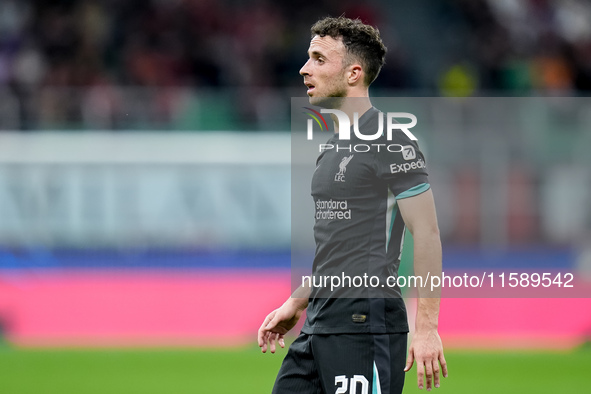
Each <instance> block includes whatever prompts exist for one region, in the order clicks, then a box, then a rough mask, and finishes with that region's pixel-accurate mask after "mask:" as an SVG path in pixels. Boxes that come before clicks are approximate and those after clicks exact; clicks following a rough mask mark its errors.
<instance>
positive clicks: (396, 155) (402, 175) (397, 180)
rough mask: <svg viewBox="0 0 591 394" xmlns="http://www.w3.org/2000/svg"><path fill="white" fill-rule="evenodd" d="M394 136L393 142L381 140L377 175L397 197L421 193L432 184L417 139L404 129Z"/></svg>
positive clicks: (377, 160)
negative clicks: (407, 134) (408, 135)
mask: <svg viewBox="0 0 591 394" xmlns="http://www.w3.org/2000/svg"><path fill="white" fill-rule="evenodd" d="M395 134H397V135H395V136H394V135H393V136H392V140H391V141H380V142H381V144H383V145H384V146H380V149H379V151H378V152H377V153H376V160H375V165H376V175H377V176H378V178H380V179H382V180H383V181H385V182H386V183H387V184H388V186H389V188H390V190H391V191H392V193H393V194H394V196H396V199H402V198H408V197H412V196H416V195H418V194H421V193H423V192H425V191H427V190H429V188H430V187H431V186H430V185H429V179H428V174H427V164H426V162H425V156H424V155H423V152H421V150H420V149H419V146H418V144H417V143H416V141H413V140H411V139H410V138H408V137H407V136H406V134H404V133H403V132H398V133H396V132H395Z"/></svg>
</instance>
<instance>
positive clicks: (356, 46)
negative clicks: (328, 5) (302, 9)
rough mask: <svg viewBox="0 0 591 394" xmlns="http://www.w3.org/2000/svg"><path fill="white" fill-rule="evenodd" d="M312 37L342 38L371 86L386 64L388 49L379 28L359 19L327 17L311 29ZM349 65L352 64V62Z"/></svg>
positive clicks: (349, 53)
mask: <svg viewBox="0 0 591 394" xmlns="http://www.w3.org/2000/svg"><path fill="white" fill-rule="evenodd" d="M310 31H311V33H312V37H314V36H320V37H324V36H330V37H332V38H334V39H337V38H339V37H341V38H342V40H343V44H344V45H345V48H346V49H347V54H348V55H352V56H354V57H355V58H357V59H356V60H358V61H359V62H360V63H361V65H362V66H363V69H364V70H363V71H365V80H364V82H365V84H366V85H367V86H369V85H370V84H371V83H372V82H373V81H374V80H375V79H376V78H377V76H378V74H379V73H380V70H381V69H382V66H383V65H384V63H385V58H386V51H387V48H386V46H385V45H384V43H383V42H382V39H381V38H380V32H379V30H378V29H377V28H375V27H373V26H370V25H366V24H365V23H363V22H361V20H359V19H350V18H345V17H344V16H339V17H338V18H333V17H326V18H323V19H320V20H319V21H318V22H316V23H315V24H314V25H313V26H312V28H311V29H310ZM348 61H349V64H350V60H348Z"/></svg>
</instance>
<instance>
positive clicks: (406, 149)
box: [402, 145, 417, 160]
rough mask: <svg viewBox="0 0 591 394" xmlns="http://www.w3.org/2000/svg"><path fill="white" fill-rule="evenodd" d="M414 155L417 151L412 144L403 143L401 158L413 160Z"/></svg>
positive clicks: (415, 155)
mask: <svg viewBox="0 0 591 394" xmlns="http://www.w3.org/2000/svg"><path fill="white" fill-rule="evenodd" d="M416 157H417V153H416V152H415V148H414V147H413V146H412V145H405V146H403V147H402V158H403V159H404V160H414V159H416Z"/></svg>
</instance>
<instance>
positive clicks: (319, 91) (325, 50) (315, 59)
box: [300, 36, 348, 107]
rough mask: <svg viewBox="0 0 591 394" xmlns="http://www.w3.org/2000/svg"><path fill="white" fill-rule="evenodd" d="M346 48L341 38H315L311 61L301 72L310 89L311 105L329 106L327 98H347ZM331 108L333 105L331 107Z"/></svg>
mask: <svg viewBox="0 0 591 394" xmlns="http://www.w3.org/2000/svg"><path fill="white" fill-rule="evenodd" d="M346 52H347V50H346V48H345V45H344V44H343V41H342V40H341V38H338V39H334V38H332V37H330V36H324V37H320V36H314V37H313V38H312V41H310V48H309V49H308V56H309V59H308V61H307V62H306V64H304V66H303V67H302V68H301V70H300V74H301V75H302V76H303V77H304V84H305V85H306V86H307V87H308V92H307V93H308V97H309V98H310V104H313V105H320V106H325V105H322V104H323V103H324V104H327V101H330V100H327V98H330V97H346V96H347V88H348V84H347V78H346V67H345V64H346V63H345V56H346ZM330 106H331V107H332V106H333V105H330Z"/></svg>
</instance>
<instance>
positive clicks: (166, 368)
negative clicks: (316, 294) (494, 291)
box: [0, 0, 591, 394]
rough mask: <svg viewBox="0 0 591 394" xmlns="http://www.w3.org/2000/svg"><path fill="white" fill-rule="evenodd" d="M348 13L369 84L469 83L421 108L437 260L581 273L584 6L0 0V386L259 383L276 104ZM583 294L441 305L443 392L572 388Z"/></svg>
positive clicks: (286, 209) (282, 115) (274, 198)
mask: <svg viewBox="0 0 591 394" xmlns="http://www.w3.org/2000/svg"><path fill="white" fill-rule="evenodd" d="M341 14H345V15H346V16H349V17H359V18H361V19H362V20H364V21H365V22H368V23H371V24H374V25H377V26H379V28H380V31H381V33H382V36H383V38H384V41H385V42H386V44H387V46H388V47H389V53H388V58H387V64H386V66H385V68H384V70H383V72H382V74H381V75H380V77H379V78H378V80H377V81H376V82H375V84H374V86H373V88H372V94H373V95H374V96H382V97H400V98H404V97H407V98H408V97H462V99H458V101H453V100H452V101H449V102H448V103H452V104H450V105H449V106H448V107H445V108H439V111H440V112H439V113H437V109H436V108H435V109H433V107H429V108H430V110H429V111H430V112H428V114H426V115H425V117H421V116H419V120H421V119H425V118H427V119H429V122H431V123H427V124H430V125H432V126H433V127H432V128H431V129H423V132H424V133H425V134H424V136H425V138H424V149H425V150H426V151H427V156H428V160H430V163H431V162H433V163H435V164H436V165H433V166H431V167H430V173H431V175H432V182H433V186H434V190H435V193H436V198H437V204H438V214H439V220H440V227H441V232H442V239H443V243H444V269H445V270H454V269H455V270H458V271H462V270H467V269H470V268H474V267H475V266H476V267H487V268H490V269H494V270H509V269H511V270H514V271H518V272H521V271H524V270H538V271H539V270H542V269H548V270H554V271H562V272H573V273H574V274H575V276H576V277H577V278H579V279H580V280H581V281H582V282H583V283H587V285H588V284H589V282H590V278H591V246H590V245H591V204H590V203H589V201H590V200H591V155H590V154H589V152H590V150H591V116H590V115H589V114H591V99H589V98H588V97H587V96H589V92H590V91H591V24H590V23H589V21H590V20H591V4H590V3H589V2H587V1H584V0H569V1H566V0H564V1H559V0H488V1H486V0H420V1H418V0H398V1H396V2H387V1H385V0H383V1H365V2H362V3H360V2H357V1H349V0H346V1H332V0H330V1H323V2H321V3H319V2H308V1H302V0H296V1H293V2H290V3H288V2H276V1H275V2H273V1H266V0H256V1H238V0H151V1H136V0H127V1H116V0H86V1H83V0H80V1H75V0H18V1H17V0H1V1H0V393H8V394H13V393H17V394H20V393H29V392H31V393H40V392H43V393H54V392H55V393H57V392H59V393H69V392H73V393H95V392H97V393H99V392H100V393H135V392H138V393H140V392H141V393H168V392H174V393H185V392H187V393H231V392H246V393H249V392H253V393H255V392H268V391H269V390H270V387H271V385H272V383H273V380H274V375H275V373H276V370H277V368H278V366H279V364H278V363H279V362H280V358H279V357H278V356H277V355H275V356H270V355H266V356H261V355H259V354H258V353H257V349H256V346H255V345H254V339H255V333H256V330H257V328H258V326H259V324H260V322H261V321H262V319H263V318H264V316H265V315H266V313H268V312H269V311H270V310H271V309H273V308H275V307H276V306H278V305H280V303H282V302H283V301H284V299H285V298H286V297H287V296H288V294H289V292H290V245H291V242H292V239H291V237H292V229H291V216H290V200H291V192H290V186H291V184H290V133H289V130H290V98H291V97H294V96H299V97H301V96H303V95H304V93H305V91H304V87H303V85H302V80H301V78H300V77H299V75H298V70H299V68H300V67H301V65H302V64H303V63H304V61H305V59H306V50H307V46H308V37H309V26H310V25H311V24H312V23H313V22H315V21H316V20H317V19H319V18H320V17H322V16H325V15H341ZM475 97H498V98H499V99H497V101H494V100H492V101H487V102H486V103H498V106H493V107H491V108H484V109H483V106H482V105H475V104H474V103H475V102H476V103H478V99H474V98H475ZM502 97H519V98H512V99H511V100H513V101H511V100H504V99H500V98H502ZM542 97H543V98H542ZM454 103H455V104H454ZM441 111H443V112H441ZM443 120H444V121H443ZM479 125H480V126H479ZM481 125H488V128H487V127H484V128H483V127H481ZM419 135H420V134H419ZM295 230H296V231H294V236H295V237H296V238H297V237H299V236H300V235H299V234H301V229H295ZM310 231H311V229H310ZM307 236H311V232H310V233H309V234H308V235H307ZM405 253H408V252H405ZM409 264H410V261H409V260H408V259H407V260H406V262H405V265H406V268H405V269H408V266H409ZM589 295H591V294H589ZM589 295H586V296H585V298H578V299H565V298H560V297H557V298H552V299H548V298H547V299H539V298H524V299H507V298H503V294H502V292H499V294H498V298H481V299H479V298H470V299H454V298H449V299H444V300H443V301H442V312H441V322H440V331H441V335H442V337H443V340H444V342H445V344H446V345H447V349H448V354H449V356H448V360H449V361H450V364H451V366H452V368H453V369H452V370H451V372H450V380H449V381H447V382H445V383H447V387H445V386H444V387H443V388H442V389H440V390H442V391H446V392H451V391H453V392H456V393H462V392H473V390H474V388H475V387H478V391H479V392H483V393H486V392H491V393H492V392H499V391H504V392H506V393H522V392H537V393H541V392H548V393H550V392H552V393H555V392H572V391H575V390H577V391H581V390H584V387H587V383H586V381H585V380H584V379H583V378H584V374H585V373H586V371H587V369H588V367H589V366H591V355H590V353H591V352H590V351H589V347H588V343H589V340H590V338H591V303H590V302H589ZM408 303H409V307H410V309H411V310H412V308H413V300H412V299H410V300H409V302H408ZM546 370H550V371H551V372H548V373H546V372H544V371H546ZM227 371H232V373H233V377H228V373H227ZM413 380H414V371H413V375H411V376H410V377H409V381H410V382H412V381H413ZM408 386H409V387H408V389H407V391H408V392H413V387H412V386H413V385H412V384H409V385H408Z"/></svg>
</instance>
